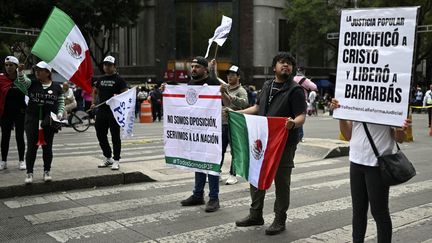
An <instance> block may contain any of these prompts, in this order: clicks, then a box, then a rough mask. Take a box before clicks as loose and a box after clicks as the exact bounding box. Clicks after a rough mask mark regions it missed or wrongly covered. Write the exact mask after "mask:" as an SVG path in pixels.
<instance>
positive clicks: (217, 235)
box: [145, 180, 432, 242]
mask: <svg viewBox="0 0 432 243" xmlns="http://www.w3.org/2000/svg"><path fill="white" fill-rule="evenodd" d="M431 186H432V181H431V180H429V181H423V182H419V183H412V184H404V185H401V186H398V187H394V188H393V189H392V191H391V193H390V197H391V198H394V197H398V196H401V195H403V194H409V193H415V192H419V191H422V190H429V189H430V188H431ZM427 205H429V204H427ZM350 207H351V197H343V198H339V199H334V200H329V201H325V202H319V203H315V204H312V205H307V206H302V207H298V208H293V209H290V210H288V218H287V221H288V222H292V221H293V220H296V219H307V218H309V217H311V216H316V215H318V214H321V213H327V212H331V211H340V210H343V209H348V208H350ZM416 208H417V207H416ZM426 210H427V211H431V210H432V209H431V208H430V207H429V206H427V207H426ZM430 213H432V211H431V212H430ZM273 217H274V216H273V214H267V215H265V216H264V220H265V221H266V222H270V221H271V220H272V219H273ZM260 228H261V227H236V226H235V223H225V224H220V225H216V226H212V227H208V228H203V229H198V230H194V231H189V232H185V233H180V234H177V235H172V236H167V237H162V238H158V239H155V240H150V241H145V242H209V241H216V240H222V239H225V238H227V237H229V236H231V235H232V234H233V233H237V232H247V231H252V230H257V229H260ZM345 231H346V230H345ZM346 235H348V236H350V234H349V233H348V234H347V232H342V236H346ZM311 239H314V238H311ZM349 240H350V239H349ZM297 242H307V241H304V240H303V239H302V240H299V241H297ZM315 242H318V241H315ZM320 242H335V241H332V240H327V239H324V240H323V241H320Z"/></svg>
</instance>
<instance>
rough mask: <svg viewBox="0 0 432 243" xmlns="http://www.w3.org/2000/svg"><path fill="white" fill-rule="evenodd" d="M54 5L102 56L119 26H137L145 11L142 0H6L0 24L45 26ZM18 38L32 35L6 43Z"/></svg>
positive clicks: (12, 42)
mask: <svg viewBox="0 0 432 243" xmlns="http://www.w3.org/2000/svg"><path fill="white" fill-rule="evenodd" d="M54 6H57V7H58V8H60V9H61V10H63V11H64V12H65V13H66V14H68V15H69V16H70V17H71V18H72V19H73V20H74V22H75V23H76V24H77V25H78V27H79V28H80V30H81V32H82V33H83V35H84V37H85V38H86V39H87V42H88V43H89V44H90V43H93V44H94V45H95V47H96V49H97V51H98V52H99V53H101V54H102V56H105V55H106V54H107V53H109V52H110V51H111V50H110V49H109V48H110V47H111V41H112V35H113V30H115V28H117V27H129V26H134V25H135V24H136V21H137V18H138V14H139V13H140V12H141V10H142V6H141V0H73V1H71V0H14V1H2V3H0V23H1V24H0V25H1V26H3V25H4V26H9V27H23V28H38V29H42V27H43V24H44V23H45V21H46V20H47V18H48V16H49V14H50V13H51V10H52V9H53V7H54ZM16 38H19V39H21V40H22V41H25V40H28V37H25V36H19V37H16V36H15V37H11V36H8V37H7V38H6V39H2V42H3V43H6V44H8V45H13V44H14V42H15V41H16ZM90 40H92V41H93V42H90ZM34 41H35V40H33V42H34ZM32 44H33V43H32ZM32 44H31V45H32ZM31 45H30V46H31ZM92 57H93V60H94V61H95V62H96V63H100V62H101V60H96V58H95V55H94V53H92Z"/></svg>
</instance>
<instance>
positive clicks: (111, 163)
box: [90, 56, 128, 170]
mask: <svg viewBox="0 0 432 243" xmlns="http://www.w3.org/2000/svg"><path fill="white" fill-rule="evenodd" d="M103 70H104V72H105V74H104V76H102V77H100V78H99V79H98V80H97V82H96V84H95V86H94V88H93V101H92V105H91V106H90V109H92V110H93V109H94V108H95V106H96V102H97V101H99V103H104V104H102V105H101V106H99V107H98V109H97V112H96V123H95V128H96V136H97V138H98V141H99V145H100V147H101V149H102V152H103V155H104V157H105V159H104V160H103V161H102V163H101V164H99V165H98V167H99V168H106V167H111V170H118V169H120V152H121V138H120V126H119V124H118V123H117V121H116V120H115V118H114V115H113V113H112V112H111V109H110V107H109V105H107V104H105V101H107V100H109V99H110V98H111V97H113V96H114V95H118V94H121V93H123V92H125V91H127V90H128V87H127V84H126V81H125V80H124V79H123V78H122V77H121V76H120V75H119V74H118V73H117V69H116V65H115V58H114V57H113V56H106V57H105V58H104V61H103ZM108 130H109V131H110V133H111V141H112V145H113V149H112V150H111V146H110V144H109V142H108ZM112 155H113V156H112ZM111 156H112V158H111Z"/></svg>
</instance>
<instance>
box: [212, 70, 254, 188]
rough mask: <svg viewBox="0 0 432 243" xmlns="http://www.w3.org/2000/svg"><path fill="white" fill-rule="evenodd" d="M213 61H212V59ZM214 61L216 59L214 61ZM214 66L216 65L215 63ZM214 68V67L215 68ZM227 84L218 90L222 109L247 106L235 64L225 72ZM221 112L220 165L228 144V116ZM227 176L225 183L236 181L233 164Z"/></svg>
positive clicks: (245, 93)
mask: <svg viewBox="0 0 432 243" xmlns="http://www.w3.org/2000/svg"><path fill="white" fill-rule="evenodd" d="M212 62H213V61H212ZM214 63H216V61H214ZM215 66H216V65H215ZM215 69H216V68H215ZM226 75H227V80H228V84H227V85H226V84H221V86H220V92H221V95H222V104H223V108H222V109H226V108H228V109H230V110H235V111H236V110H242V109H245V108H247V107H248V106H249V103H248V98H247V97H248V95H247V92H246V90H245V89H244V88H243V87H242V86H241V84H240V69H239V67H237V66H236V65H232V66H231V67H230V68H229V69H228V70H227V72H226ZM224 114H227V113H226V112H222V161H221V167H222V165H223V162H224V157H225V152H226V150H227V147H228V144H229V138H230V133H229V126H228V117H227V116H226V115H224ZM229 174H230V175H229V177H228V179H227V180H226V184H227V185H234V184H236V183H237V177H236V173H235V171H234V166H233V164H232V163H231V166H230V171H229Z"/></svg>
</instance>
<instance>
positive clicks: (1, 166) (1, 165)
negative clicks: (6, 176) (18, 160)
mask: <svg viewBox="0 0 432 243" xmlns="http://www.w3.org/2000/svg"><path fill="white" fill-rule="evenodd" d="M5 169H7V162H6V161H0V170H5Z"/></svg>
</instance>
